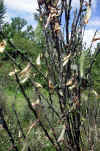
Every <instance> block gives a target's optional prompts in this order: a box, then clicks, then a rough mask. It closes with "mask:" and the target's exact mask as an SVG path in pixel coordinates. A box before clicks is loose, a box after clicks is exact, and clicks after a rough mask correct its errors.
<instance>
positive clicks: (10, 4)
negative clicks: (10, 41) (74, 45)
mask: <svg viewBox="0 0 100 151" xmlns="http://www.w3.org/2000/svg"><path fill="white" fill-rule="evenodd" d="M4 1H5V6H6V8H7V15H6V16H7V17H6V20H7V21H10V19H11V18H12V17H18V16H19V17H22V18H25V19H26V20H27V22H28V24H32V26H33V27H34V29H35V28H36V25H37V23H36V21H35V20H34V17H33V13H35V12H36V9H37V8H38V5H37V0H4ZM87 1H88V0H87ZM72 6H73V8H76V7H77V8H78V6H79V0H72ZM96 29H97V30H100V0H92V16H91V19H90V21H89V23H88V25H87V27H86V32H85V36H84V40H85V41H86V42H88V44H90V42H91V40H92V37H93V34H94V32H95V30H96ZM95 45H96V44H95Z"/></svg>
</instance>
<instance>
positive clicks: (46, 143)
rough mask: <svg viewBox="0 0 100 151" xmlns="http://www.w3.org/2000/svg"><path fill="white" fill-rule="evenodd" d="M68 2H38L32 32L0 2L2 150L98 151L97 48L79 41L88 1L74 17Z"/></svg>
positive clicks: (25, 23)
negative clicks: (7, 15) (8, 16)
mask: <svg viewBox="0 0 100 151" xmlns="http://www.w3.org/2000/svg"><path fill="white" fill-rule="evenodd" d="M71 4H72V1H71V0H69V2H67V1H66V0H63V1H59V0H48V1H47V0H45V1H44V0H38V5H39V10H38V14H36V15H35V18H36V20H37V21H38V25H37V28H36V29H35V31H33V28H32V26H31V25H27V21H26V20H24V19H22V18H19V17H17V18H12V20H11V23H5V24H3V16H4V13H5V9H4V6H3V3H0V25H1V26H2V30H1V31H0V40H1V42H0V86H1V87H0V151H5V150H9V151H10V150H14V151H33V150H34V151H40V150H41V151H73V150H74V151H84V150H85V151H91V150H93V151H99V148H100V145H99V144H100V140H99V137H100V127H99V122H100V121H99V120H100V118H99V116H100V101H99V89H100V86H99V85H100V84H99V70H98V69H99V58H100V55H99V52H100V50H99V49H100V47H99V44H98V46H97V48H96V50H95V52H94V54H92V49H91V47H90V48H88V49H86V48H85V46H84V44H83V33H84V27H85V26H86V24H87V23H88V20H89V15H88V14H87V13H88V12H89V10H90V9H91V0H89V3H88V2H87V3H86V2H85V1H84V0H80V8H79V9H78V10H77V11H74V17H73V20H71V19H70V17H71V13H72V7H71ZM63 15H65V20H64V18H63ZM63 22H65V27H64V29H63V31H64V34H63V32H62V26H61V24H63ZM95 36H96V34H95V35H94V37H93V38H95ZM93 42H94V41H92V43H93ZM4 48H5V49H4Z"/></svg>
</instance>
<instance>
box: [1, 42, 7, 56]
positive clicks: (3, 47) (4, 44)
mask: <svg viewBox="0 0 100 151" xmlns="http://www.w3.org/2000/svg"><path fill="white" fill-rule="evenodd" d="M6 45H7V43H6V41H5V40H3V41H2V42H0V53H3V52H4V50H5V47H6Z"/></svg>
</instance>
